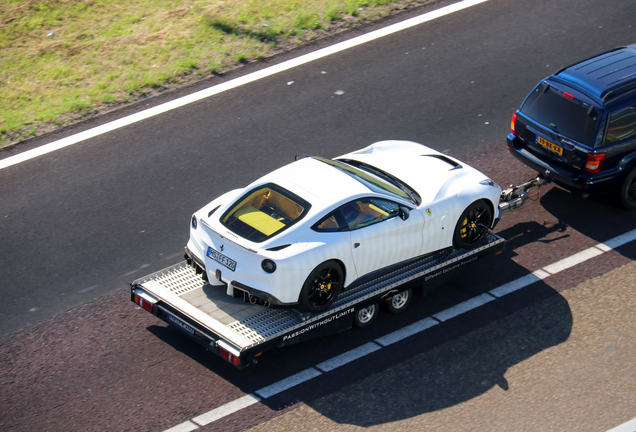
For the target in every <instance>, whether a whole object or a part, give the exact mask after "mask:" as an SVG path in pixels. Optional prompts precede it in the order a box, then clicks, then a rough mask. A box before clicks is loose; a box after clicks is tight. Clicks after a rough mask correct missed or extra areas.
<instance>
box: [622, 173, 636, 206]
mask: <svg viewBox="0 0 636 432" xmlns="http://www.w3.org/2000/svg"><path fill="white" fill-rule="evenodd" d="M620 195H621V203H622V204H623V207H625V208H626V209H629V210H633V209H636V167H634V168H632V170H631V171H630V172H629V174H627V177H625V181H623V185H622V186H621V190H620Z"/></svg>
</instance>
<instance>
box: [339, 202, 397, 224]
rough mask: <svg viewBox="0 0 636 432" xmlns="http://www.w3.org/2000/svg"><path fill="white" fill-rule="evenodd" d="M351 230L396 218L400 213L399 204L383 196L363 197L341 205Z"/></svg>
mask: <svg viewBox="0 0 636 432" xmlns="http://www.w3.org/2000/svg"><path fill="white" fill-rule="evenodd" d="M340 211H341V212H342V216H343V217H344V219H345V221H346V223H347V226H348V227H349V230H355V229H358V228H363V227H366V226H369V225H373V224H376V223H378V222H382V221H384V220H387V219H391V218H394V217H395V216H397V215H398V214H399V213H400V208H399V206H398V204H396V203H394V202H391V201H388V200H385V199H381V198H362V199H359V200H356V201H352V202H350V203H347V204H345V205H344V206H342V207H340Z"/></svg>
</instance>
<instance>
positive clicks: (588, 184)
mask: <svg viewBox="0 0 636 432" xmlns="http://www.w3.org/2000/svg"><path fill="white" fill-rule="evenodd" d="M507 141H508V150H510V153H511V154H512V155H513V156H514V157H515V158H517V159H519V160H520V161H521V162H523V163H524V164H525V165H527V166H529V167H530V168H532V169H534V170H535V171H537V172H538V173H540V174H543V175H544V176H545V177H546V178H547V179H550V180H552V181H553V182H555V183H556V184H558V185H559V186H563V187H565V188H566V189H571V190H579V191H584V192H589V193H598V192H611V191H615V190H618V189H619V188H620V185H621V183H622V180H623V176H624V174H625V173H624V172H623V170H619V169H612V170H607V171H602V172H601V173H598V174H588V173H582V172H581V171H574V170H568V169H565V168H562V167H557V166H554V165H551V164H549V163H548V162H546V161H543V160H540V159H539V158H537V157H536V156H535V155H533V154H532V153H530V152H529V151H528V150H527V149H525V147H524V146H523V144H521V142H520V141H519V138H517V137H516V136H515V135H513V134H508V137H507Z"/></svg>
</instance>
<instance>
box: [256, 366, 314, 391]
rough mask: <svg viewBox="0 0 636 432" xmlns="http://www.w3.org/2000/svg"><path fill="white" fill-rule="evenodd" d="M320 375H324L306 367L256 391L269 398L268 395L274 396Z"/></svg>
mask: <svg viewBox="0 0 636 432" xmlns="http://www.w3.org/2000/svg"><path fill="white" fill-rule="evenodd" d="M318 375H322V372H320V371H319V370H318V369H315V368H313V367H311V368H309V369H305V370H304V371H302V372H298V373H297V374H295V375H292V376H290V377H289V378H285V379H283V380H280V381H278V382H275V383H274V384H272V385H269V386H267V387H263V388H262V389H260V390H257V391H255V392H254V393H256V394H257V395H259V396H260V397H262V398H263V399H267V398H268V397H272V396H274V395H276V394H278V393H281V392H284V391H285V390H289V389H290V388H292V387H295V386H297V385H298V384H302V383H304V382H305V381H309V380H310V379H312V378H316V377H317V376H318Z"/></svg>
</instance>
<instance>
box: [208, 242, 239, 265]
mask: <svg viewBox="0 0 636 432" xmlns="http://www.w3.org/2000/svg"><path fill="white" fill-rule="evenodd" d="M208 256H209V257H210V258H212V259H213V260H214V261H216V262H218V263H221V264H223V265H224V266H225V267H227V268H229V269H230V270H232V271H234V270H236V261H234V260H233V259H230V258H228V257H226V256H225V255H223V254H222V253H220V252H218V251H216V250H214V249H212V248H211V247H208Z"/></svg>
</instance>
